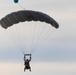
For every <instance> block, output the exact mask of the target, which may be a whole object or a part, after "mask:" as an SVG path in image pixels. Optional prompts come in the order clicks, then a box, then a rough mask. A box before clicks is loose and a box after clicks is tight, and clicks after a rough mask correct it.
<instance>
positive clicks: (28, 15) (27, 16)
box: [0, 0, 59, 29]
mask: <svg viewBox="0 0 76 75" xmlns="http://www.w3.org/2000/svg"><path fill="white" fill-rule="evenodd" d="M14 1H18V0H14ZM25 21H40V22H46V23H48V24H51V25H52V26H53V27H55V28H58V27H59V25H58V23H57V22H56V21H55V20H54V19H53V18H51V17H50V16H48V15H47V14H44V13H42V12H39V11H32V10H20V11H17V12H13V13H10V14H8V15H6V16H5V17H3V18H2V19H1V20H0V25H1V26H2V27H3V28H5V29H6V28H8V27H10V26H12V25H14V24H17V23H19V22H25Z"/></svg>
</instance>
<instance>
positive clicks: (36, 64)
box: [0, 0, 76, 75]
mask: <svg viewBox="0 0 76 75" xmlns="http://www.w3.org/2000/svg"><path fill="white" fill-rule="evenodd" d="M19 4H20V5H22V6H23V7H24V8H25V9H26V10H36V11H40V12H44V13H46V14H48V15H49V16H51V17H52V18H54V19H55V20H56V21H57V22H58V23H59V29H57V30H55V32H54V34H52V37H49V38H48V40H47V43H45V44H44V45H42V46H40V47H39V48H38V49H37V50H36V52H35V53H34V54H33V58H32V62H31V66H32V72H31V73H29V71H27V72H26V73H24V72H23V68H24V65H23V55H22V54H21V52H20V51H19V50H18V49H17V48H16V47H15V46H14V45H13V44H12V43H13V42H12V41H10V39H9V37H8V36H7V35H6V32H4V30H3V28H1V27H0V66H1V67H0V71H1V72H0V75H21V74H22V75H25V74H27V75H37V74H38V75H76V33H75V32H76V0H67V1H66V0H19ZM18 10H22V8H21V7H20V6H19V5H18V4H15V3H14V2H13V0H5V2H4V1H3V0H0V19H1V18H2V17H4V16H5V15H7V14H9V13H11V12H14V11H18ZM39 68H40V69H39Z"/></svg>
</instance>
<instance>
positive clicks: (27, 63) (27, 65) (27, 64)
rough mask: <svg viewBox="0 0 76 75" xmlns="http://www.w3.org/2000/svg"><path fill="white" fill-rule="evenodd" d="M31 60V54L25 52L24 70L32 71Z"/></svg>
mask: <svg viewBox="0 0 76 75" xmlns="http://www.w3.org/2000/svg"><path fill="white" fill-rule="evenodd" d="M26 56H30V57H29V59H27V58H26ZM30 61H31V54H24V65H25V68H24V71H25V70H28V69H29V71H31V67H30Z"/></svg>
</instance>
